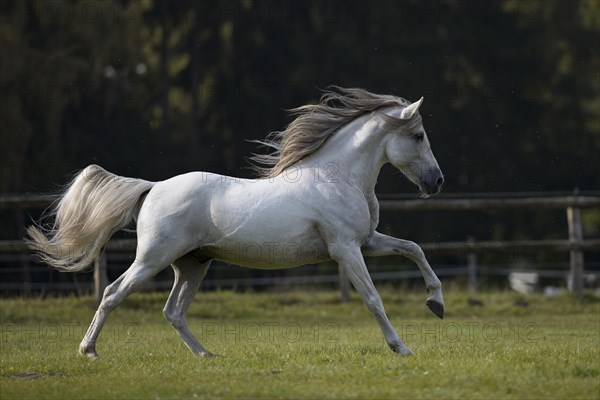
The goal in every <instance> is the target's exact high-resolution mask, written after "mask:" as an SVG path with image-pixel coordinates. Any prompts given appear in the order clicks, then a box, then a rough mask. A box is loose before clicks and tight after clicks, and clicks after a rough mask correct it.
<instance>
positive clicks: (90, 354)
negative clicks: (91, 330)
mask: <svg viewBox="0 0 600 400" xmlns="http://www.w3.org/2000/svg"><path fill="white" fill-rule="evenodd" d="M77 354H78V355H79V356H81V357H83V356H85V357H87V358H89V359H90V360H97V359H99V358H100V356H99V355H98V353H96V352H95V351H88V352H83V351H81V350H80V351H78V352H77Z"/></svg>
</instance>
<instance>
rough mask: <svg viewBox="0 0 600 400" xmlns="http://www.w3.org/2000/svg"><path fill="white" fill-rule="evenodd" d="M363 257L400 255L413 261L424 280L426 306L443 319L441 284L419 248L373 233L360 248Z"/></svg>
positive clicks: (413, 244) (407, 242)
mask: <svg viewBox="0 0 600 400" xmlns="http://www.w3.org/2000/svg"><path fill="white" fill-rule="evenodd" d="M361 250H362V253H363V255H365V256H374V257H379V256H392V255H401V256H405V257H407V258H409V259H411V260H412V261H414V262H415V263H416V264H417V266H418V267H419V269H420V270H421V273H422V274H423V278H425V286H426V287H427V292H428V293H429V297H427V306H428V307H429V308H430V309H431V311H432V312H433V313H434V314H435V315H437V316H438V317H440V318H444V297H443V296H442V284H441V282H440V280H439V279H438V277H437V276H436V274H435V272H433V270H432V269H431V266H430V265H429V263H428V262H427V259H426V258H425V254H424V253H423V250H421V247H419V245H417V244H416V243H414V242H410V241H408V240H402V239H397V238H395V237H391V236H387V235H384V234H381V233H379V232H374V233H373V235H371V237H370V238H369V240H368V241H367V242H366V243H365V244H364V245H363V246H362V249H361Z"/></svg>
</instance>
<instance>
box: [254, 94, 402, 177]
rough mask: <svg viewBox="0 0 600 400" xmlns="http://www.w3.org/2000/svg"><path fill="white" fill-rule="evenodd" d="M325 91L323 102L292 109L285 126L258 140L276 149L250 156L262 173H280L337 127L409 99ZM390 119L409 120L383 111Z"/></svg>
mask: <svg viewBox="0 0 600 400" xmlns="http://www.w3.org/2000/svg"><path fill="white" fill-rule="evenodd" d="M332 89H333V90H326V91H324V94H323V96H322V97H321V100H320V102H319V104H308V105H304V106H301V107H298V108H294V109H291V110H289V111H290V113H291V115H296V118H295V119H294V121H292V122H291V123H290V124H289V125H288V126H287V128H286V129H285V130H283V131H277V132H272V133H270V134H269V135H268V136H267V137H266V138H265V140H257V141H255V142H256V143H259V144H261V145H263V146H266V147H268V148H270V149H272V152H271V153H269V154H254V155H253V156H252V157H250V161H251V162H252V163H253V167H254V169H255V170H256V171H257V172H258V173H259V174H260V176H262V177H274V176H277V175H279V174H280V173H281V172H282V171H283V170H285V169H286V168H288V167H289V166H291V165H293V164H295V163H297V162H298V161H300V160H301V159H303V158H304V157H306V156H308V155H310V154H312V153H314V152H315V151H317V150H318V149H319V148H320V147H321V146H322V145H323V143H325V141H326V140H327V138H328V137H329V136H331V135H332V134H333V133H334V132H335V131H337V130H338V129H339V128H341V127H342V126H343V125H345V124H347V123H349V122H350V121H352V120H354V119H355V118H357V117H360V116H362V115H364V114H366V113H368V112H372V111H375V110H377V109H379V108H382V107H388V106H403V107H404V106H408V105H409V104H410V102H409V101H407V100H405V99H403V98H401V97H396V96H391V95H381V94H375V93H370V92H368V91H366V90H364V89H358V88H341V87H337V86H333V87H332ZM382 117H383V118H384V119H385V121H386V122H388V123H391V124H396V125H399V124H403V123H405V122H406V121H403V120H399V119H397V118H393V117H390V116H388V115H385V114H383V113H382Z"/></svg>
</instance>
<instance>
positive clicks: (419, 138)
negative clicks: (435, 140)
mask: <svg viewBox="0 0 600 400" xmlns="http://www.w3.org/2000/svg"><path fill="white" fill-rule="evenodd" d="M413 138H415V140H416V141H417V142H422V141H423V139H425V134H424V133H423V132H417V133H415V134H414V135H413Z"/></svg>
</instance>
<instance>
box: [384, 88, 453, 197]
mask: <svg viewBox="0 0 600 400" xmlns="http://www.w3.org/2000/svg"><path fill="white" fill-rule="evenodd" d="M422 102H423V98H422V97H421V99H420V100H419V101H417V102H415V103H412V104H410V105H408V106H406V107H404V108H396V109H394V110H392V111H391V112H388V113H386V115H388V116H390V117H392V119H391V123H390V124H389V125H390V127H391V128H390V133H389V134H388V135H387V143H386V156H387V159H388V160H389V162H390V163H391V164H392V165H393V166H395V167H396V168H398V169H399V170H400V171H401V172H402V173H403V174H404V175H406V177H407V178H408V179H410V181H411V182H413V183H414V184H415V185H417V186H418V187H419V189H420V191H421V195H422V196H423V197H429V196H430V195H432V194H437V193H438V192H439V191H440V189H441V187H442V184H443V183H444V175H443V174H442V171H441V170H440V166H439V165H438V163H437V160H436V159H435V157H434V155H433V152H432V151H431V145H430V144H429V140H428V139H427V134H426V133H425V128H423V123H422V120H421V116H420V115H419V112H418V111H419V107H420V106H421V103H422ZM386 120H387V118H386ZM387 122H390V120H388V121H387Z"/></svg>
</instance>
